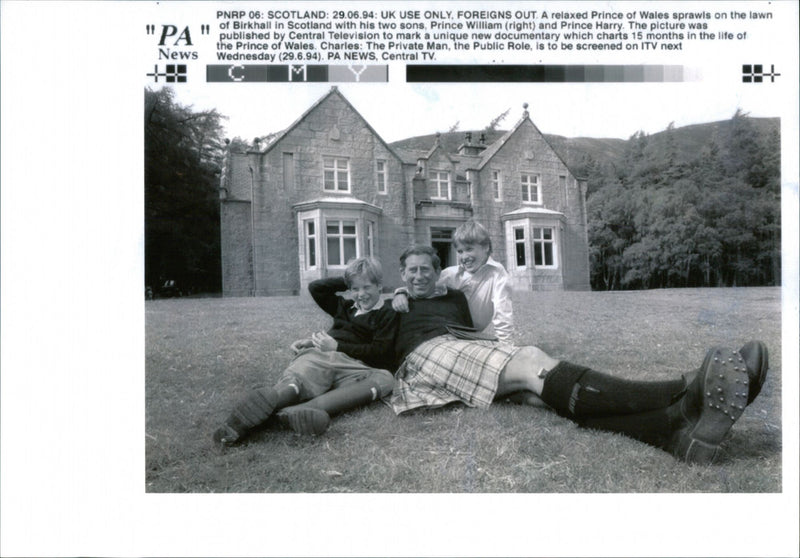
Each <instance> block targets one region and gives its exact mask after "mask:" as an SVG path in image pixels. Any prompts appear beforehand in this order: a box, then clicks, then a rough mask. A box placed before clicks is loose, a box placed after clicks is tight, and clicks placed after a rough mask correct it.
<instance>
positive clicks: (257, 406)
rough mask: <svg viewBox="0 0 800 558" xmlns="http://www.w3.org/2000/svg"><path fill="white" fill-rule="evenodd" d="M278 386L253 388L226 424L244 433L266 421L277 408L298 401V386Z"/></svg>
mask: <svg viewBox="0 0 800 558" xmlns="http://www.w3.org/2000/svg"><path fill="white" fill-rule="evenodd" d="M276 388H277V389H276ZM276 388H258V389H254V390H251V391H250V392H249V393H248V394H247V395H246V396H245V397H244V398H242V399H241V400H240V401H239V402H238V403H237V404H236V406H235V407H234V408H233V411H232V412H231V414H230V416H228V419H227V420H226V421H225V424H227V425H228V426H230V427H231V428H233V429H234V430H235V431H236V432H237V433H239V434H244V433H246V432H247V431H248V430H250V429H253V428H255V427H256V426H259V425H261V424H263V423H264V422H266V421H267V419H268V418H269V417H270V415H272V413H273V412H274V411H276V410H277V409H280V408H282V407H286V406H287V405H291V404H292V403H296V402H297V399H298V390H297V386H294V385H286V386H280V387H279V386H276Z"/></svg>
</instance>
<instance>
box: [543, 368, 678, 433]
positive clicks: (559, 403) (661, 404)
mask: <svg viewBox="0 0 800 558" xmlns="http://www.w3.org/2000/svg"><path fill="white" fill-rule="evenodd" d="M685 388H686V381H685V380H684V379H683V378H680V379H676V380H665V381H655V382H642V381H635V380H625V379H622V378H616V377H614V376H611V375H610V374H604V373H602V372H597V371H595V370H592V369H591V368H587V367H585V366H578V365H576V364H572V363H570V362H566V361H561V362H560V363H558V365H557V366H556V367H555V368H553V369H552V370H551V371H550V372H548V373H547V376H545V379H544V387H543V388H542V400H543V401H544V402H545V403H547V404H548V405H550V406H551V407H553V409H555V410H556V412H557V413H558V414H560V415H562V416H565V417H568V418H572V419H581V418H584V417H602V416H616V415H625V414H634V413H642V412H645V411H650V410H653V409H662V408H665V407H668V406H669V405H671V404H672V403H673V402H675V401H676V400H677V399H678V398H679V397H680V396H681V394H682V393H683V392H684V390H685Z"/></svg>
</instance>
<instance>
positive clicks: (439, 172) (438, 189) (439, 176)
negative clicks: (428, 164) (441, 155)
mask: <svg viewBox="0 0 800 558" xmlns="http://www.w3.org/2000/svg"><path fill="white" fill-rule="evenodd" d="M432 175H436V177H435V178H434V177H433V176H432ZM442 175H444V176H445V179H446V181H447V194H446V196H445V197H443V196H442ZM428 180H429V181H430V182H429V184H435V185H436V193H437V195H436V196H431V199H432V200H450V199H452V198H453V194H452V186H451V180H450V171H449V170H440V169H430V170H429V171H428Z"/></svg>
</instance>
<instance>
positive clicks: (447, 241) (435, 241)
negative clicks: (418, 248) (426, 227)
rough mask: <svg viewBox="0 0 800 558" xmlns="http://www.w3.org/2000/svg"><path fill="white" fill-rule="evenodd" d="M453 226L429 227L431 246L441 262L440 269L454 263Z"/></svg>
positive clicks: (455, 260) (455, 259)
mask: <svg viewBox="0 0 800 558" xmlns="http://www.w3.org/2000/svg"><path fill="white" fill-rule="evenodd" d="M454 230H455V229H453V228H444V227H431V246H432V247H433V249H434V250H436V253H437V254H438V256H439V260H441V262H442V269H444V268H445V267H450V266H452V265H456V263H457V257H456V250H455V248H454V247H453V231H454Z"/></svg>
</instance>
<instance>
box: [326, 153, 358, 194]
mask: <svg viewBox="0 0 800 558" xmlns="http://www.w3.org/2000/svg"><path fill="white" fill-rule="evenodd" d="M328 161H331V162H332V164H333V166H328ZM341 162H344V163H345V165H346V168H345V170H346V172H347V177H346V180H347V188H346V189H341V188H339V174H340V173H341V172H342V170H341V169H340V168H339V166H338V165H339V163H341ZM329 172H332V173H333V189H330V188H328V187H327V185H328V178H327V173H329ZM351 184H352V179H351V176H350V158H348V157H341V156H337V155H323V157H322V191H323V192H326V193H329V194H349V193H350V191H351Z"/></svg>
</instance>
